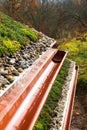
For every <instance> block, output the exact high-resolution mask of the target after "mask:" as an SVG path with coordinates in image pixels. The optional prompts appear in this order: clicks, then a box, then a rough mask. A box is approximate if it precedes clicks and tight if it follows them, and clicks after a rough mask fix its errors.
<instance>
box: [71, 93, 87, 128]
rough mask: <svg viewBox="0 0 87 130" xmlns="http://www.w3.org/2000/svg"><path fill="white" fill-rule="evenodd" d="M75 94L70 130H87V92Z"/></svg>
mask: <svg viewBox="0 0 87 130" xmlns="http://www.w3.org/2000/svg"><path fill="white" fill-rule="evenodd" d="M79 95H80V94H76V96H75V102H74V108H73V115H72V120H71V128H70V130H87V94H82V95H80V96H79Z"/></svg>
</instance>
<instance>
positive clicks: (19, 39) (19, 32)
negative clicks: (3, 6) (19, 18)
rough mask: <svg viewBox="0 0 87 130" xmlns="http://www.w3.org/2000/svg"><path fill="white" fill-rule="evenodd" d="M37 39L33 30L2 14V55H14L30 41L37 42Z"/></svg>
mask: <svg viewBox="0 0 87 130" xmlns="http://www.w3.org/2000/svg"><path fill="white" fill-rule="evenodd" d="M37 39H38V34H37V33H36V32H35V31H33V29H31V28H28V27H27V26H25V25H24V24H21V23H19V22H16V21H14V20H13V19H12V18H11V17H9V16H7V15H5V14H3V13H2V12H0V55H5V54H8V55H12V54H14V53H15V52H16V51H18V50H19V49H20V48H21V47H22V46H24V45H26V44H27V43H29V42H30V40H32V41H34V42H36V41H37Z"/></svg>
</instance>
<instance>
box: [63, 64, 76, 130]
mask: <svg viewBox="0 0 87 130" xmlns="http://www.w3.org/2000/svg"><path fill="white" fill-rule="evenodd" d="M74 68H75V69H74V72H73V77H72V80H71V86H70V90H69V92H68V95H67V101H66V105H65V108H64V109H65V112H64V115H63V121H62V126H61V130H70V123H71V118H72V111H73V105H74V98H75V91H76V83H77V77H78V66H75V67H74Z"/></svg>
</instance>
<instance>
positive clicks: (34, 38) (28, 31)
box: [22, 29, 38, 41]
mask: <svg viewBox="0 0 87 130" xmlns="http://www.w3.org/2000/svg"><path fill="white" fill-rule="evenodd" d="M22 31H23V32H24V33H25V34H26V36H28V37H29V38H30V40H32V41H37V40H38V35H37V33H36V32H34V31H33V30H31V29H22Z"/></svg>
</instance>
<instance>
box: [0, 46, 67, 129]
mask: <svg viewBox="0 0 87 130" xmlns="http://www.w3.org/2000/svg"><path fill="white" fill-rule="evenodd" d="M66 55H67V52H64V51H58V50H57V49H55V47H54V48H50V49H49V50H48V51H46V52H45V54H43V55H42V56H41V57H40V58H39V59H38V61H37V62H36V63H35V64H34V65H32V67H31V68H29V69H27V71H26V72H25V73H23V75H22V76H21V77H20V78H19V79H18V80H17V81H15V82H14V83H13V84H12V85H11V87H10V88H9V89H8V91H6V93H4V94H3V95H2V96H1V97H0V130H32V129H33V127H34V125H35V123H36V120H37V118H38V116H39V114H40V111H41V109H42V107H43V105H44V103H45V101H46V99H47V96H48V94H49V92H50V89H51V87H52V85H53V82H54V80H55V78H56V76H57V74H58V73H59V71H60V69H61V66H62V65H63V62H64V60H65V58H66Z"/></svg>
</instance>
